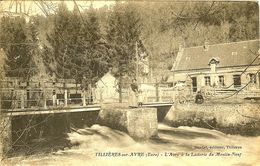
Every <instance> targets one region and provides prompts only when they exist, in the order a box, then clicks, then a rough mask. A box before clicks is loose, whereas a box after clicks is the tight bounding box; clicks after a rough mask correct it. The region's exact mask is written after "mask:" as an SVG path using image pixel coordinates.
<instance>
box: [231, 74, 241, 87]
mask: <svg viewBox="0 0 260 166" xmlns="http://www.w3.org/2000/svg"><path fill="white" fill-rule="evenodd" d="M233 80H234V87H235V88H237V87H240V86H241V77H240V75H233Z"/></svg>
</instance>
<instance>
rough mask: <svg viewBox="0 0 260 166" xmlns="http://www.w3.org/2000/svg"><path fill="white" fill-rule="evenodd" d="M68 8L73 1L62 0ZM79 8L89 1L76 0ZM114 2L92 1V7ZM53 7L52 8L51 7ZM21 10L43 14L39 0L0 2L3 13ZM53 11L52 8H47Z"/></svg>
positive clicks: (8, 0)
mask: <svg viewBox="0 0 260 166" xmlns="http://www.w3.org/2000/svg"><path fill="white" fill-rule="evenodd" d="M60 2H61V1H50V0H49V1H45V2H44V6H48V7H51V6H57V5H58V4H59V3H60ZM64 2H65V3H66V4H67V6H68V8H69V10H72V9H73V8H74V1H73V0H70V1H64ZM76 3H77V4H78V6H79V9H80V10H83V9H85V8H88V7H89V6H90V5H91V1H76ZM113 4H115V1H92V5H93V7H94V8H101V7H103V6H105V5H107V6H110V5H113ZM53 9H54V8H53ZM16 11H17V12H20V11H22V13H26V14H27V13H29V15H36V14H40V15H42V14H44V13H43V12H42V10H41V4H40V2H39V1H33V0H31V1H24V0H4V1H1V2H0V12H2V13H3V12H4V13H8V12H10V13H16ZM49 11H50V12H53V10H52V9H50V10H49Z"/></svg>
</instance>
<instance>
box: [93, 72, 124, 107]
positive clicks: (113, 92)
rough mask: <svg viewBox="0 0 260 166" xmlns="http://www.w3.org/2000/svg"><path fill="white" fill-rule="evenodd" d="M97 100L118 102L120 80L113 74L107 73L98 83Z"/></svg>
mask: <svg viewBox="0 0 260 166" xmlns="http://www.w3.org/2000/svg"><path fill="white" fill-rule="evenodd" d="M95 93H96V94H95V96H96V100H97V101H99V102H118V101H119V93H118V80H117V79H116V78H115V77H114V76H113V75H112V74H111V72H108V73H106V74H105V75H104V76H103V77H102V78H101V79H100V80H99V81H98V82H97V83H96V90H95Z"/></svg>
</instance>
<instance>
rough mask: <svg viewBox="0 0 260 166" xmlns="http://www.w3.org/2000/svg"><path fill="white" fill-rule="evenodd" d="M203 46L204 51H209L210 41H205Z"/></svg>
mask: <svg viewBox="0 0 260 166" xmlns="http://www.w3.org/2000/svg"><path fill="white" fill-rule="evenodd" d="M203 48H204V51H208V50H209V42H207V41H205V42H204V46H203Z"/></svg>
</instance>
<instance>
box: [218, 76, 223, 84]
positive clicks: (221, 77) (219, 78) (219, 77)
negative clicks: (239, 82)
mask: <svg viewBox="0 0 260 166" xmlns="http://www.w3.org/2000/svg"><path fill="white" fill-rule="evenodd" d="M218 82H219V85H220V86H225V81H224V76H218Z"/></svg>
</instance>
